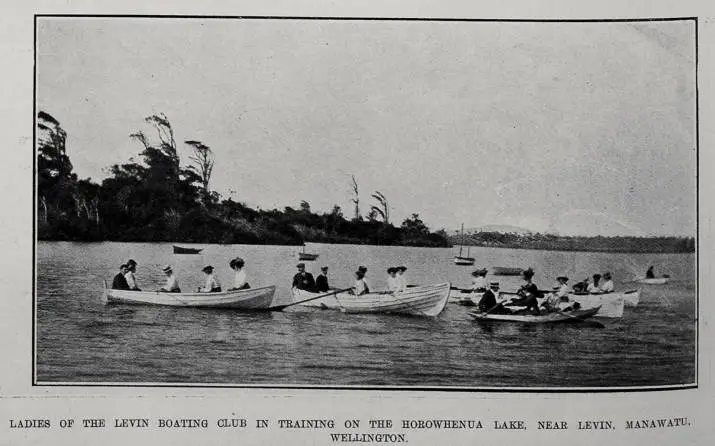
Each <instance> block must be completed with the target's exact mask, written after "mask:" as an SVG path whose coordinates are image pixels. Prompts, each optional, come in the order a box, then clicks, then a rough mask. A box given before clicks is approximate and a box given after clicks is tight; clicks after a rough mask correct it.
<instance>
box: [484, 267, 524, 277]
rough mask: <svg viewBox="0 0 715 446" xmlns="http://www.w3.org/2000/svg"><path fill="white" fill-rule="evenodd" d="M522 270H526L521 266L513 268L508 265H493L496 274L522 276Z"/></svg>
mask: <svg viewBox="0 0 715 446" xmlns="http://www.w3.org/2000/svg"><path fill="white" fill-rule="evenodd" d="M522 271H524V270H523V269H521V268H511V267H506V266H493V267H492V274H494V275H495V276H520V275H521V272H522Z"/></svg>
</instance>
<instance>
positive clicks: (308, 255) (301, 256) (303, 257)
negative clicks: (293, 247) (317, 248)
mask: <svg viewBox="0 0 715 446" xmlns="http://www.w3.org/2000/svg"><path fill="white" fill-rule="evenodd" d="M318 257H320V254H312V253H309V252H305V245H303V251H301V252H299V253H298V260H305V261H313V260H315V259H317V258H318Z"/></svg>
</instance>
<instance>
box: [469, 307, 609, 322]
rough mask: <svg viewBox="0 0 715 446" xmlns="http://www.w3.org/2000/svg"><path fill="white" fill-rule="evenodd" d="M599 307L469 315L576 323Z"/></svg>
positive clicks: (495, 318) (500, 320) (493, 319)
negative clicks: (532, 312)
mask: <svg viewBox="0 0 715 446" xmlns="http://www.w3.org/2000/svg"><path fill="white" fill-rule="evenodd" d="M598 310H599V308H598V307H596V308H589V309H587V310H577V311H566V312H561V311H554V312H552V313H543V314H540V315H534V314H488V313H479V312H477V311H472V312H469V315H470V316H472V317H473V318H474V319H476V320H478V321H490V322H520V323H522V324H555V323H574V322H583V321H584V320H586V319H588V318H590V317H592V316H594V315H595V314H596V313H598Z"/></svg>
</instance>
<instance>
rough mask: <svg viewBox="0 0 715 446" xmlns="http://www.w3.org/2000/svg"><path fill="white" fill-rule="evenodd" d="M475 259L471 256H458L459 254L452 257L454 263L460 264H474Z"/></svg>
mask: <svg viewBox="0 0 715 446" xmlns="http://www.w3.org/2000/svg"><path fill="white" fill-rule="evenodd" d="M475 261H476V259H474V258H472V257H459V256H455V257H454V264H455V265H460V266H470V265H474V262H475Z"/></svg>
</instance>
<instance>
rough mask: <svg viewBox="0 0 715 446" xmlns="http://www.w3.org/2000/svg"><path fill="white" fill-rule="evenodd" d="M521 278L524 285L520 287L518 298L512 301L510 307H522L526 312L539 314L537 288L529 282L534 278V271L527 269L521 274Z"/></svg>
mask: <svg viewBox="0 0 715 446" xmlns="http://www.w3.org/2000/svg"><path fill="white" fill-rule="evenodd" d="M521 277H522V278H523V279H524V284H523V285H522V286H521V288H520V289H519V291H517V294H518V295H519V296H520V297H519V298H518V299H512V300H511V303H510V305H515V306H524V307H526V310H527V311H531V312H532V313H534V314H539V313H540V312H539V301H538V300H537V298H538V297H539V295H540V293H539V287H537V286H536V284H535V283H533V282H532V281H531V279H532V277H534V270H533V269H531V268H529V269H527V270H524V271H522V272H521Z"/></svg>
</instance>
